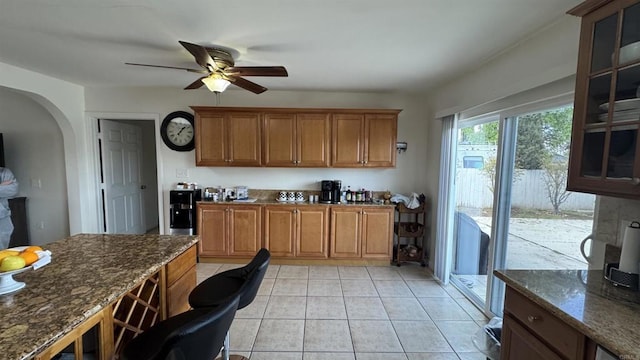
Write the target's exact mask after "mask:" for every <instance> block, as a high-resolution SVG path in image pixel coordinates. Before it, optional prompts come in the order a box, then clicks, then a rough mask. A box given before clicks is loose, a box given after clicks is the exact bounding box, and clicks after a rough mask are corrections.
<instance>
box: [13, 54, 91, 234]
mask: <svg viewBox="0 0 640 360" xmlns="http://www.w3.org/2000/svg"><path fill="white" fill-rule="evenodd" d="M0 86H4V87H6V88H9V89H14V90H16V91H18V92H20V93H21V94H24V95H25V96H28V97H30V98H31V99H33V100H34V101H35V102H37V103H38V104H40V105H41V106H42V107H43V108H45V109H46V110H47V111H48V112H49V113H50V114H51V116H52V117H53V118H54V119H55V120H56V122H57V123H58V126H59V127H60V129H61V131H62V138H63V142H64V159H65V162H64V164H65V168H66V180H67V189H68V190H69V191H67V202H68V209H69V230H70V233H71V234H76V233H79V232H82V231H96V230H97V205H96V204H97V202H96V200H97V199H96V194H95V193H85V192H84V191H83V190H82V189H90V188H93V187H94V184H93V183H92V181H93V179H92V178H88V177H87V174H88V173H89V171H88V168H87V161H86V160H87V153H88V152H87V149H86V122H85V119H84V92H83V91H84V90H83V88H82V87H81V86H78V85H75V84H72V83H70V82H67V81H63V80H59V79H55V78H52V77H50V76H47V75H43V74H39V73H36V72H33V71H29V70H25V69H22V68H19V67H16V66H12V65H8V64H4V63H0Z"/></svg>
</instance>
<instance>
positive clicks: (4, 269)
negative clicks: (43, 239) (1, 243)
mask: <svg viewBox="0 0 640 360" xmlns="http://www.w3.org/2000/svg"><path fill="white" fill-rule="evenodd" d="M50 262H51V252H50V251H48V250H43V249H42V248H41V247H40V246H19V247H14V248H9V249H5V250H0V295H2V294H7V293H11V292H14V291H17V290H20V289H22V288H23V287H25V285H26V284H25V283H23V282H18V281H15V280H14V279H13V275H16V274H19V273H21V272H24V271H27V270H29V269H34V270H35V269H38V268H40V267H42V266H44V265H46V264H48V263H50Z"/></svg>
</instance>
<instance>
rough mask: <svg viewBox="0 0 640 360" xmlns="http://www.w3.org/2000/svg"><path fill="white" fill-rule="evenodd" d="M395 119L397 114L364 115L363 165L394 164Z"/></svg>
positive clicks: (388, 165) (386, 165) (385, 165)
mask: <svg viewBox="0 0 640 360" xmlns="http://www.w3.org/2000/svg"><path fill="white" fill-rule="evenodd" d="M397 120H398V116H397V115H390V114H367V115H365V123H364V124H365V128H364V133H365V136H364V159H365V162H364V166H367V167H394V166H396V139H397V126H398V125H397V124H398V121H397Z"/></svg>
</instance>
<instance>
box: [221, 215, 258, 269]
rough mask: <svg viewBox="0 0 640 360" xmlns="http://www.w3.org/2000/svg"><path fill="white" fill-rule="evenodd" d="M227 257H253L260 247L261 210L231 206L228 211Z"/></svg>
mask: <svg viewBox="0 0 640 360" xmlns="http://www.w3.org/2000/svg"><path fill="white" fill-rule="evenodd" d="M227 214H228V216H227V218H228V226H229V255H238V256H255V254H256V253H257V252H258V250H260V248H261V247H262V209H261V207H260V206H259V205H233V206H229V211H228V213H227Z"/></svg>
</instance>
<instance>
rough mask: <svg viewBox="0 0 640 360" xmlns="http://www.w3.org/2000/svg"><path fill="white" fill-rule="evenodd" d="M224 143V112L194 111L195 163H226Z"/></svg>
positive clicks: (216, 164) (215, 164)
mask: <svg viewBox="0 0 640 360" xmlns="http://www.w3.org/2000/svg"><path fill="white" fill-rule="evenodd" d="M226 143H227V141H226V126H225V120H224V113H212V112H196V116H195V145H196V165H197V166H224V165H227V161H226V160H227V150H226Z"/></svg>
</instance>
